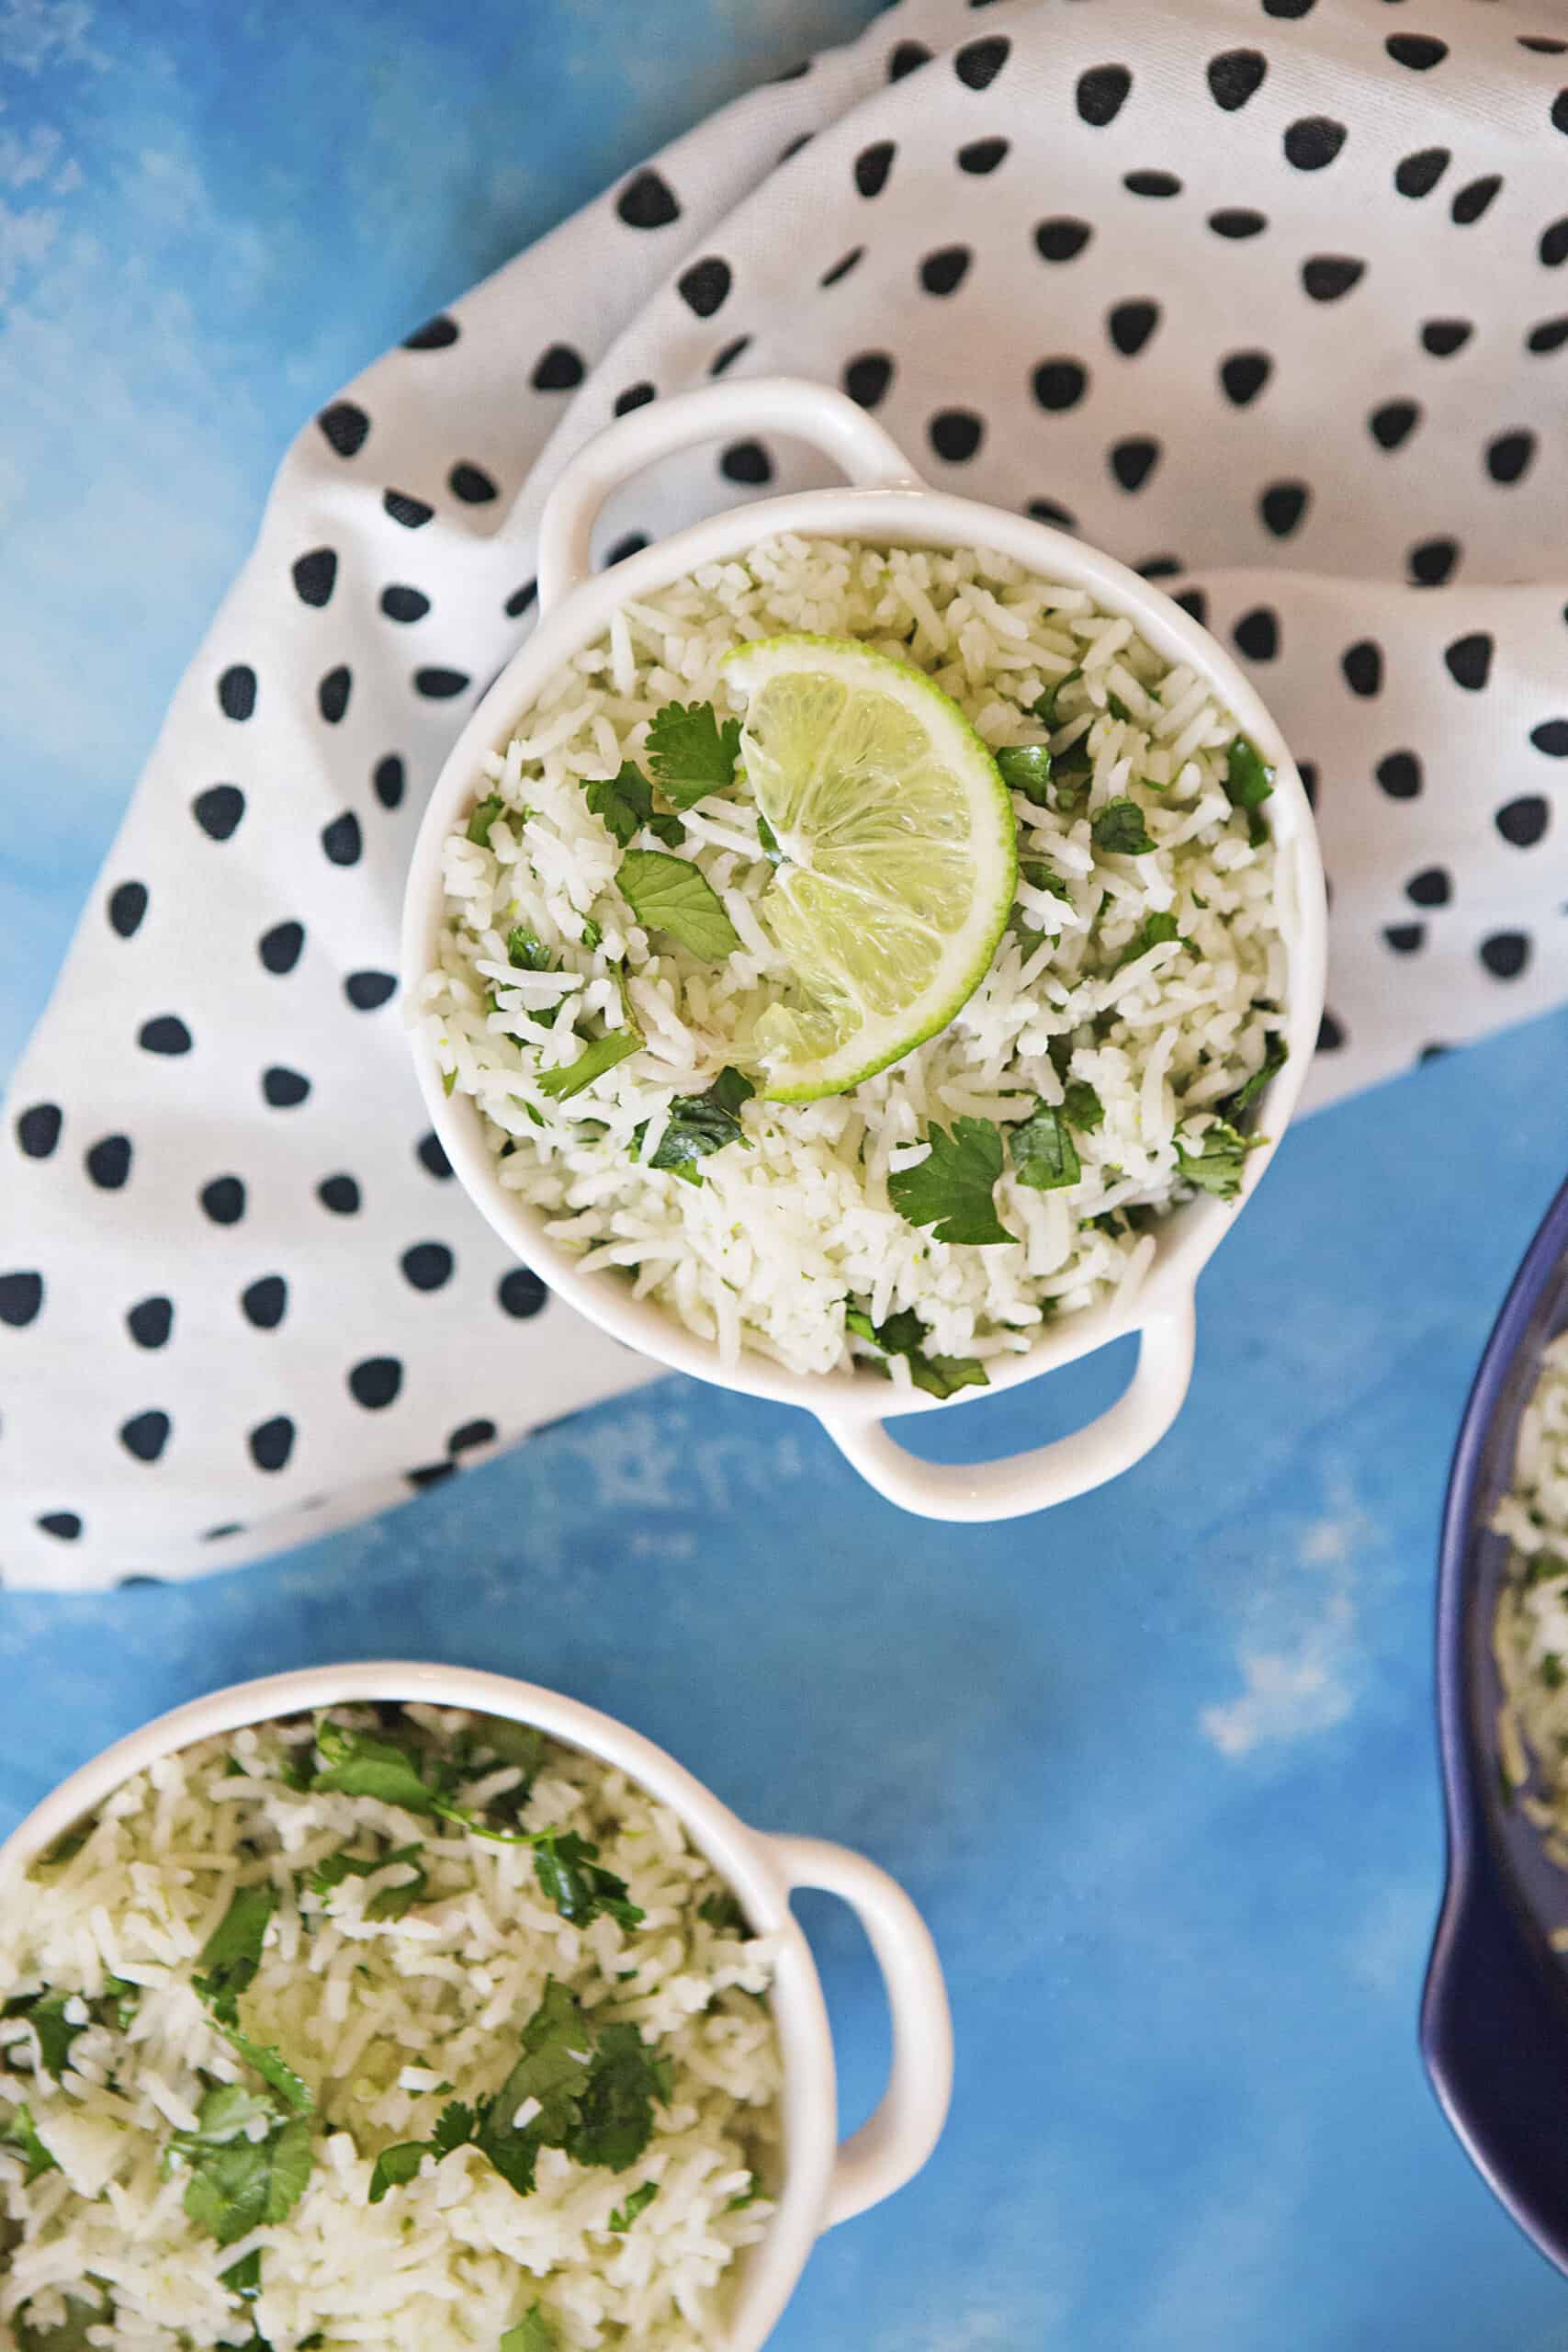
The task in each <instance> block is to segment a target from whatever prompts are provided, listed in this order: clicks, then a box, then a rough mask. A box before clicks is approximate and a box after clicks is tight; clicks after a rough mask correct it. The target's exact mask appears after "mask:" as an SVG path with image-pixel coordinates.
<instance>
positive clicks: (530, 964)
mask: <svg viewBox="0 0 1568 2352" xmlns="http://www.w3.org/2000/svg"><path fill="white" fill-rule="evenodd" d="M506 960H507V962H508V963H509V964H511V965H513V966H514V967H516V969H517V970H518V971H520V972H553V971H554V970H555V957H554V956H552V955H551V954H550V951H549V949H548V948H547V946H546V945H545V944H544V941H543V940H542V939H537V938H536V937H535V935H534V933H532V932H531V931H530V930H529V928H528V926H527V924H526V923H525V922H517V923H513V926H512V929H511V930H510V931H509V932H508V933H507V934H506Z"/></svg>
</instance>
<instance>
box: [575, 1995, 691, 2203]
mask: <svg viewBox="0 0 1568 2352" xmlns="http://www.w3.org/2000/svg"><path fill="white" fill-rule="evenodd" d="M670 2090H671V2084H670V2077H669V2069H668V2067H667V2065H666V2064H665V2062H664V2061H663V2060H661V2059H659V2058H655V2057H654V2056H653V2054H652V2052H650V2051H649V2048H648V2045H647V2043H646V2042H645V2041H643V2038H642V2035H641V2034H640V2033H639V2032H638V2030H637V2027H636V2026H635V2025H607V2026H606V2027H605V2028H604V2031H603V2032H602V2033H601V2034H600V2036H599V2046H598V2048H597V2050H596V2051H595V2052H594V2056H593V2067H592V2073H591V2074H590V2075H589V2078H588V2087H587V2089H586V2090H585V2092H584V2093H583V2096H582V2098H581V2103H580V2105H581V2120H580V2122H579V2124H578V2126H577V2129H576V2130H575V2131H573V2133H572V2135H571V2137H570V2140H568V2142H567V2143H566V2150H567V2154H568V2155H569V2156H570V2157H571V2158H572V2159H573V2161H574V2162H575V2163H577V2164H580V2165H605V2166H606V2167H607V2168H608V2169H609V2170H610V2171H611V2172H625V2170H626V2166H627V2165H635V2164H636V2162H637V2158H638V2157H639V2156H640V2155H641V2154H642V2152H643V2150H644V2149H645V2148H646V2147H647V2145H648V2143H649V2141H650V2140H651V2139H652V2137H653V2109H654V2104H655V2102H656V2101H657V2102H659V2103H660V2104H662V2102H663V2101H664V2100H666V2099H668V2098H669V2096H670Z"/></svg>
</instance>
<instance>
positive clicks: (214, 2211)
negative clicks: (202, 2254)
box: [173, 2085, 315, 2245]
mask: <svg viewBox="0 0 1568 2352" xmlns="http://www.w3.org/2000/svg"><path fill="white" fill-rule="evenodd" d="M225 2087H227V2088H233V2087H235V2086H232V2085H230V2086H225ZM216 2096H218V2095H217V2094H214V2093H209V2095H208V2098H206V2099H204V2100H203V2101H202V2107H201V2115H202V2119H203V2127H205V2123H206V2119H207V2117H208V2110H209V2105H210V2102H211V2100H212V2099H213V2098H215V2097H216ZM262 2111H264V2112H265V2111H266V2110H265V2109H263V2110H262ZM228 2120H231V2119H228ZM173 2145H174V2146H175V2147H176V2148H177V2149H178V2150H179V2152H180V2154H182V2155H183V2156H184V2157H185V2158H186V2163H187V2164H188V2165H189V2166H190V2174H191V2177H190V2185H189V2187H188V2188H186V2193H185V2210H186V2213H187V2214H188V2216H189V2217H190V2219H191V2220H192V2221H193V2222H195V2223H196V2226H197V2229H199V2230H205V2231H206V2232H207V2233H209V2236H211V2237H215V2238H216V2239H217V2240H218V2243H219V2245H233V2243H234V2241H235V2239H236V2238H243V2237H246V2236H248V2235H249V2233H250V2232H251V2231H252V2230H254V2229H259V2228H261V2227H262V2226H263V2225H264V2224H271V2223H275V2222H283V2221H287V2219H288V2215H289V2214H290V2213H291V2212H292V2211H293V2210H294V2208H295V2206H296V2205H297V2204H298V2203H299V2199H300V2197H301V2196H302V2195H303V2193H304V2189H305V2184H306V2182H307V2181H308V2180H309V2179H310V2170H311V2166H312V2165H314V2163H315V2149H314V2147H313V2145H312V2143H311V2139H310V2124H309V2123H308V2122H307V2121H306V2120H305V2118H304V2117H303V2116H296V2117H295V2118H293V2120H290V2121H289V2122H287V2123H283V2124H280V2125H279V2126H278V2128H277V2129H276V2131H269V2132H268V2133H267V2135H266V2137H265V2139H264V2140H249V2139H246V2138H245V2137H243V2125H238V2124H236V2125H234V2128H233V2129H232V2130H230V2129H228V2128H227V2122H226V2124H225V2128H224V2131H223V2136H222V2137H220V2138H216V2137H214V2136H213V2134H212V2132H210V2131H208V2130H207V2129H205V2128H198V2130H197V2131H182V2132H176V2133H175V2139H174V2142H173Z"/></svg>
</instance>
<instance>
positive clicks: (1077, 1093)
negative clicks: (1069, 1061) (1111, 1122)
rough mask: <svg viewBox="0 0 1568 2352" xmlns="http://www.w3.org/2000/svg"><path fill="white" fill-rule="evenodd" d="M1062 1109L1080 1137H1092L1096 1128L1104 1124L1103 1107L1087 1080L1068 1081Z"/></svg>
mask: <svg viewBox="0 0 1568 2352" xmlns="http://www.w3.org/2000/svg"><path fill="white" fill-rule="evenodd" d="M1062 1108H1063V1110H1064V1111H1065V1112H1066V1114H1067V1118H1068V1121H1069V1122H1070V1124H1071V1125H1073V1126H1075V1127H1077V1131H1078V1133H1079V1134H1080V1135H1084V1136H1088V1135H1092V1134H1093V1133H1094V1130H1095V1129H1096V1127H1099V1126H1103V1125H1104V1124H1105V1105H1104V1103H1102V1102H1101V1101H1100V1097H1099V1095H1098V1094H1097V1093H1096V1092H1095V1091H1094V1089H1093V1087H1092V1086H1091V1085H1090V1084H1089V1080H1088V1079H1087V1078H1075V1079H1073V1080H1069V1082H1068V1084H1067V1087H1066V1092H1065V1095H1064V1099H1063V1103H1062Z"/></svg>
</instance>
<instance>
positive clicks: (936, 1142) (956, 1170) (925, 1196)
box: [887, 1118, 1013, 1247]
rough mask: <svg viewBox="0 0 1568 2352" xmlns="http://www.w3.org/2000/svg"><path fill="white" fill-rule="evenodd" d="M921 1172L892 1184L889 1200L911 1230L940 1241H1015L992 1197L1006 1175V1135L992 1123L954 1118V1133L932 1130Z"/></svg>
mask: <svg viewBox="0 0 1568 2352" xmlns="http://www.w3.org/2000/svg"><path fill="white" fill-rule="evenodd" d="M926 1140H927V1141H928V1142H929V1144H930V1145H931V1150H930V1153H929V1154H928V1156H927V1157H926V1158H925V1159H922V1160H921V1162H920V1164H919V1167H918V1168H904V1169H900V1170H898V1171H897V1174H895V1175H892V1176H889V1178H888V1179H887V1197H888V1199H889V1200H890V1201H891V1202H892V1204H893V1205H894V1207H895V1208H896V1209H897V1211H898V1214H899V1215H900V1216H903V1217H907V1218H908V1222H909V1223H910V1224H911V1225H929V1226H931V1227H934V1228H935V1238H936V1239H937V1240H938V1241H956V1242H966V1243H972V1244H975V1245H976V1246H979V1247H984V1246H985V1245H986V1244H987V1243H990V1242H998V1241H1010V1240H1011V1239H1012V1238H1013V1237H1012V1235H1011V1234H1010V1232H1009V1231H1008V1229H1007V1227H1006V1226H1005V1225H1003V1223H1002V1222H1001V1219H1000V1218H999V1217H998V1215H997V1211H996V1204H995V1202H994V1201H993V1199H992V1197H991V1195H992V1191H993V1188H994V1186H995V1184H996V1182H997V1179H998V1176H999V1175H1000V1174H1001V1172H1002V1138H1001V1130H1000V1129H999V1128H998V1127H997V1126H995V1125H993V1124H992V1122H991V1121H990V1120H989V1119H963V1118H961V1119H954V1121H953V1129H952V1133H951V1134H949V1133H947V1132H945V1131H944V1130H943V1129H942V1127H940V1126H936V1125H932V1126H931V1127H929V1128H928V1129H927V1131H926Z"/></svg>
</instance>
